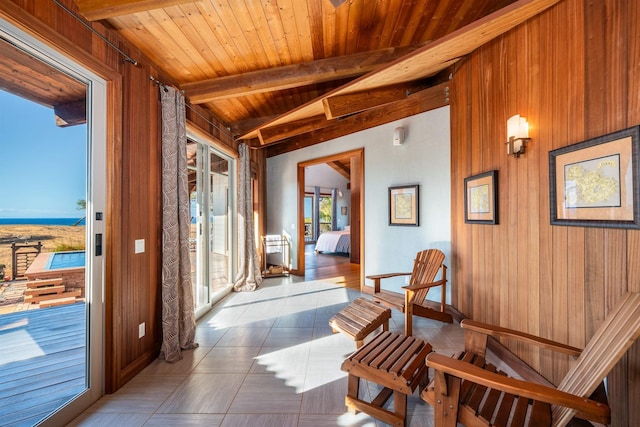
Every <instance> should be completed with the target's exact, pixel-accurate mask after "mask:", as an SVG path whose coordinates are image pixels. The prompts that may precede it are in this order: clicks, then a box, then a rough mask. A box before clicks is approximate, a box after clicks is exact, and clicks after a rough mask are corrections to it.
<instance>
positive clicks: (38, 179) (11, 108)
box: [0, 90, 87, 218]
mask: <svg viewBox="0 0 640 427" xmlns="http://www.w3.org/2000/svg"><path fill="white" fill-rule="evenodd" d="M86 145H87V127H86V125H77V126H71V127H67V128H59V127H57V126H56V122H55V116H54V114H53V109H52V108H47V107H43V106H41V105H39V104H36V103H34V102H30V101H27V100H25V99H22V98H19V97H17V96H14V95H11V94H9V93H7V92H4V91H2V90H0V184H1V185H0V218H80V217H82V216H84V213H83V212H81V211H79V210H78V209H77V201H78V200H79V199H85V198H86V190H85V188H86Z"/></svg>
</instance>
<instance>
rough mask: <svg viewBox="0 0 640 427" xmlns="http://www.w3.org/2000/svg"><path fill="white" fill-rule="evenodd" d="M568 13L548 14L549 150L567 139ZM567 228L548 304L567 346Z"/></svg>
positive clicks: (559, 374)
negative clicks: (552, 32) (552, 31)
mask: <svg viewBox="0 0 640 427" xmlns="http://www.w3.org/2000/svg"><path fill="white" fill-rule="evenodd" d="M568 13H569V11H568V4H567V2H562V3H561V4H559V5H558V7H557V8H554V13H553V14H552V17H553V20H554V21H555V25H556V28H557V30H556V37H555V38H554V39H553V40H552V46H553V47H552V55H553V58H554V65H555V67H554V68H555V71H554V73H553V76H552V79H551V85H552V88H553V95H554V102H555V106H554V116H553V118H552V126H553V132H554V143H553V148H557V147H560V146H563V145H566V141H567V140H568V138H570V132H571V126H570V124H569V123H568V118H569V110H570V105H569V102H568V100H569V97H570V93H569V88H568V85H567V82H566V78H567V76H568V75H570V73H571V72H572V69H571V64H570V63H569V60H568V56H567V52H566V50H567V48H568V45H567V43H568V40H567V37H570V35H571V31H572V30H573V29H571V28H568V25H567V23H566V22H565V21H566V16H567V14H568ZM567 228H568V227H565V226H554V227H553V233H552V238H553V253H554V257H553V260H552V269H553V273H552V277H553V300H552V303H553V305H552V307H553V312H552V316H553V317H552V322H553V325H552V331H553V332H552V337H553V339H554V340H556V341H559V342H565V343H566V342H567V341H568V336H569V331H568V326H569V322H568V307H567V304H568V300H567V298H568V295H569V292H568V282H567V281H568V265H567V264H568V262H569V250H570V249H569V245H568V243H569V242H568V230H567ZM568 369H569V366H568V357H563V356H559V355H554V359H553V372H552V382H553V383H554V384H557V383H558V382H559V381H560V380H561V379H562V378H563V377H564V375H565V373H566V372H567V371H568Z"/></svg>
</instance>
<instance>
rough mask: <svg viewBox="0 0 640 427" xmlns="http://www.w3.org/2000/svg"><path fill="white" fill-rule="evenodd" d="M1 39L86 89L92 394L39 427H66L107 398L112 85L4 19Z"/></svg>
mask: <svg viewBox="0 0 640 427" xmlns="http://www.w3.org/2000/svg"><path fill="white" fill-rule="evenodd" d="M0 33H1V34H2V35H3V37H5V38H6V39H8V40H10V41H11V42H12V43H14V44H15V45H16V46H18V47H20V48H21V49H23V50H25V51H26V52H28V53H29V54H31V55H32V56H34V57H35V58H36V59H38V60H40V61H42V62H44V63H46V64H48V65H49V66H51V67H54V68H56V69H58V70H60V71H62V72H64V73H66V74H68V75H69V76H71V77H73V78H75V79H77V80H78V81H81V82H83V83H86V84H87V97H86V104H87V158H86V162H87V165H86V166H87V177H86V186H87V194H86V196H87V200H86V202H87V203H86V216H87V219H86V254H87V256H86V260H87V262H86V265H85V277H86V279H85V280H86V310H87V312H86V313H87V329H86V339H87V342H86V349H87V359H86V361H87V368H86V369H87V370H86V378H87V388H86V389H85V390H84V391H83V392H81V393H80V394H78V396H76V398H75V399H73V400H71V401H70V402H68V403H66V404H65V405H64V406H62V407H61V408H60V409H59V410H58V411H56V412H54V413H52V414H51V415H50V416H49V417H48V418H45V419H44V420H43V421H41V422H40V423H39V424H38V425H39V426H57V425H61V424H65V423H67V422H69V421H70V420H72V419H73V418H75V417H76V416H77V415H78V414H79V413H80V412H82V411H83V410H85V409H87V408H88V407H89V406H90V405H91V404H92V403H93V402H95V401H96V400H98V399H99V398H100V397H101V396H102V395H103V394H104V310H103V307H104V280H105V277H104V259H105V256H106V254H105V251H104V245H102V248H103V251H102V255H101V256H96V254H95V250H94V248H95V244H96V241H95V236H96V234H101V235H102V242H105V241H106V240H107V239H106V229H105V221H104V220H101V221H97V220H96V219H95V218H96V213H97V212H103V213H104V212H105V209H106V155H107V150H106V134H107V111H106V106H107V82H106V81H105V80H104V79H103V78H101V77H99V76H98V75H96V74H95V73H93V72H91V71H90V70H88V69H86V68H85V67H83V66H82V65H80V64H78V63H77V62H75V61H74V60H72V59H70V58H67V57H66V56H64V55H63V54H61V53H60V52H57V51H56V50H54V49H53V48H51V47H50V46H48V45H46V44H45V43H42V42H41V41H39V40H37V39H35V38H34V37H32V36H30V35H29V34H27V33H25V32H23V31H22V30H20V29H18V28H16V27H14V26H13V25H11V24H10V23H8V22H6V21H5V20H3V19H1V18H0Z"/></svg>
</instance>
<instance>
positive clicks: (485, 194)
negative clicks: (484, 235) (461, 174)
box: [464, 170, 498, 224]
mask: <svg viewBox="0 0 640 427" xmlns="http://www.w3.org/2000/svg"><path fill="white" fill-rule="evenodd" d="M497 194H498V171H497V170H492V171H489V172H484V173H481V174H479V175H473V176H470V177H468V178H465V179H464V222H466V223H468V224H497V223H498V199H497V197H496V196H497Z"/></svg>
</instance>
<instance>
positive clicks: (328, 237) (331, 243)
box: [315, 226, 351, 253]
mask: <svg viewBox="0 0 640 427" xmlns="http://www.w3.org/2000/svg"><path fill="white" fill-rule="evenodd" d="M315 250H316V252H328V253H334V252H340V253H351V230H350V227H349V226H346V227H345V229H344V230H337V231H325V232H324V233H322V234H321V235H320V236H319V237H318V241H317V242H316V249H315Z"/></svg>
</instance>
